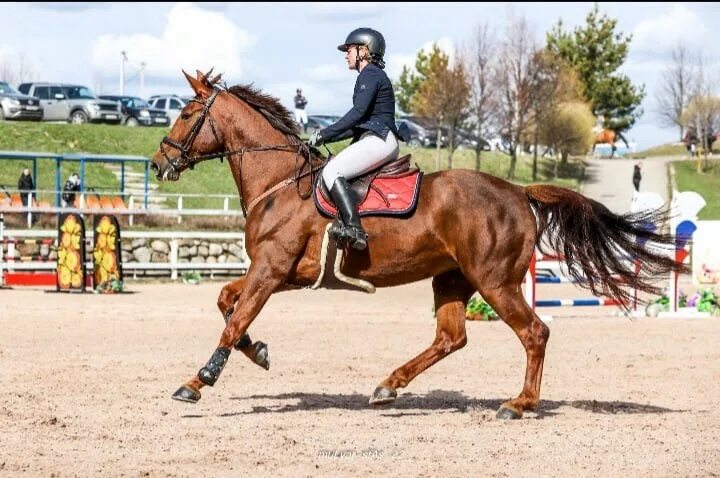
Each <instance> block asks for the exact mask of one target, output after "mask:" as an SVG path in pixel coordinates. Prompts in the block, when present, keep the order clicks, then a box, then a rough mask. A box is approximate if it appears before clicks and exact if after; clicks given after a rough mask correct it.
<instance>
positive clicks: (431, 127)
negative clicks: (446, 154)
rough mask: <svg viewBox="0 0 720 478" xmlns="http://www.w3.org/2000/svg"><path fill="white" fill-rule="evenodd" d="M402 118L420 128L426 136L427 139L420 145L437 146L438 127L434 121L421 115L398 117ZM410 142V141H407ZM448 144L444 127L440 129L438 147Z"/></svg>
mask: <svg viewBox="0 0 720 478" xmlns="http://www.w3.org/2000/svg"><path fill="white" fill-rule="evenodd" d="M400 120H404V121H409V122H410V123H413V124H414V125H416V126H417V127H419V128H422V130H423V134H424V135H425V136H426V138H427V141H426V142H425V143H424V144H422V146H425V147H435V146H437V137H438V134H437V133H438V128H437V125H436V124H435V121H433V120H431V119H429V118H423V117H421V116H404V117H402V118H400V119H399V120H398V121H400ZM408 144H410V143H408ZM447 144H448V131H447V129H445V128H442V129H441V133H440V147H443V148H444V147H445V146H447Z"/></svg>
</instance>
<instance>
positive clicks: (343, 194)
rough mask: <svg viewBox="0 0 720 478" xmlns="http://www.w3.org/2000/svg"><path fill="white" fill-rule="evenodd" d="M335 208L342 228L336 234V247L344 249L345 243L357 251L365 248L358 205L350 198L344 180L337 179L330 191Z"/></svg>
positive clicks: (348, 187)
mask: <svg viewBox="0 0 720 478" xmlns="http://www.w3.org/2000/svg"><path fill="white" fill-rule="evenodd" d="M330 195H331V196H332V199H333V201H334V202H335V206H336V207H337V210H338V213H339V216H340V218H341V219H342V223H343V228H342V230H341V231H340V233H339V234H338V237H337V239H336V240H337V243H338V246H340V247H344V245H345V243H346V242H347V243H348V244H350V247H352V248H353V249H357V250H359V251H361V250H363V249H365V248H366V247H367V234H366V233H365V231H364V230H363V228H362V225H361V224H360V215H359V214H358V211H357V208H358V205H357V204H355V200H354V198H353V197H352V192H351V191H350V185H349V184H348V182H347V180H346V179H345V178H337V179H336V180H335V183H333V186H332V189H331V190H330Z"/></svg>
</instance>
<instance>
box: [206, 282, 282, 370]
mask: <svg viewBox="0 0 720 478" xmlns="http://www.w3.org/2000/svg"><path fill="white" fill-rule="evenodd" d="M244 285H245V277H241V278H240V279H238V280H235V281H232V282H230V283H228V284H225V286H224V287H223V288H222V290H221V291H220V295H219V296H218V301H217V305H218V309H220V313H221V314H222V315H223V319H225V324H227V323H228V321H229V320H230V317H231V316H232V314H233V312H234V311H235V302H237V299H238V297H240V294H241V293H242V290H243V287H244ZM234 348H235V350H239V351H240V352H242V353H243V354H244V355H245V356H246V357H247V358H249V359H250V361H251V362H252V363H254V364H257V365H259V366H260V367H262V368H264V369H265V370H269V369H270V361H269V359H268V346H267V344H266V343H265V342H261V341H257V342H253V341H252V339H251V338H250V334H248V333H247V332H245V334H244V335H243V336H242V337H241V338H240V340H238V341H237V342H235V345H234Z"/></svg>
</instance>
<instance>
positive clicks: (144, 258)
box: [2, 239, 247, 264]
mask: <svg viewBox="0 0 720 478" xmlns="http://www.w3.org/2000/svg"><path fill="white" fill-rule="evenodd" d="M174 240H175V241H177V243H178V253H177V254H178V257H177V262H179V263H181V262H191V263H205V264H215V263H219V264H224V263H233V262H243V261H245V260H246V259H247V256H246V254H245V248H244V247H243V246H244V241H243V240H242V239H240V240H235V241H233V240H201V239H174ZM172 241H173V239H123V240H122V243H121V248H122V262H123V263H124V264H126V263H130V262H158V263H163V262H169V260H170V259H169V257H170V245H171V242H172ZM53 242H55V241H53ZM8 246H9V245H8V244H2V248H3V259H4V260H7V259H9V257H8V249H9V247H8ZM91 254H92V243H91V242H88V243H87V244H86V255H87V258H86V260H92V256H91ZM13 258H14V259H15V260H17V261H19V260H21V259H23V258H27V260H32V261H55V260H57V246H56V245H55V244H39V243H37V244H16V245H15V252H14V254H13Z"/></svg>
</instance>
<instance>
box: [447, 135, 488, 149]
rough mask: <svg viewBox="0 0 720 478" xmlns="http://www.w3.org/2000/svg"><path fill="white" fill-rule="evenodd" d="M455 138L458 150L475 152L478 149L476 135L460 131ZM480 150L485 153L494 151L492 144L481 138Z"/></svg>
mask: <svg viewBox="0 0 720 478" xmlns="http://www.w3.org/2000/svg"><path fill="white" fill-rule="evenodd" d="M455 137H456V139H455V141H456V142H457V147H458V148H464V149H472V150H474V149H475V148H476V147H477V144H478V137H477V136H475V134H474V133H471V132H469V131H465V130H458V131H456V132H455ZM480 148H481V149H482V150H483V151H490V150H492V148H491V147H490V143H489V142H488V141H487V140H486V139H484V138H480Z"/></svg>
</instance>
